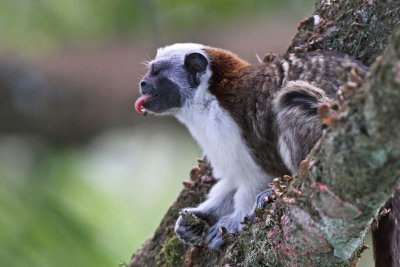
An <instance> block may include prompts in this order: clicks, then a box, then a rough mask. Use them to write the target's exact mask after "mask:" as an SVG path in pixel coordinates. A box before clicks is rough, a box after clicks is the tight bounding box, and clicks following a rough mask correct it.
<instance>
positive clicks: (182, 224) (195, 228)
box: [175, 211, 207, 245]
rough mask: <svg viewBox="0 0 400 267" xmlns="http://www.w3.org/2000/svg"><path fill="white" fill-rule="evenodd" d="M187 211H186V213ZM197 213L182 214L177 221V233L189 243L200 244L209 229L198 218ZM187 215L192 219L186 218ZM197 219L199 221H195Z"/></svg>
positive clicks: (182, 239)
mask: <svg viewBox="0 0 400 267" xmlns="http://www.w3.org/2000/svg"><path fill="white" fill-rule="evenodd" d="M185 212H187V211H184V213H185ZM195 215H197V214H195V213H193V214H187V213H186V214H181V215H180V216H179V218H178V220H177V221H176V223H175V233H176V234H177V235H178V238H179V239H180V240H181V241H183V242H185V243H188V244H191V245H198V244H200V242H201V241H202V236H203V233H204V232H205V231H206V230H207V226H206V225H205V224H204V223H203V222H201V221H199V219H198V218H196V216H195ZM185 217H187V219H188V218H190V217H193V218H192V219H191V220H189V221H188V220H187V219H185ZM196 219H197V222H194V221H195V220H196Z"/></svg>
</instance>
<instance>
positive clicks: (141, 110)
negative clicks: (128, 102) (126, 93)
mask: <svg viewBox="0 0 400 267" xmlns="http://www.w3.org/2000/svg"><path fill="white" fill-rule="evenodd" d="M150 98H152V96H151V95H142V96H141V97H139V98H138V99H137V100H136V102H135V109H136V111H137V112H138V113H139V114H141V115H142V114H146V110H145V109H144V107H143V104H144V103H145V102H146V101H147V100H149V99H150Z"/></svg>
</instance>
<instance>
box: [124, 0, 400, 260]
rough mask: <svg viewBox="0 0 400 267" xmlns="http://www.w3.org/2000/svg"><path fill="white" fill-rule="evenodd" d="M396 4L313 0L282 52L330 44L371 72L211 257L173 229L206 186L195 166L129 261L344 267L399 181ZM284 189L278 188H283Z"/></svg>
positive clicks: (205, 172)
mask: <svg viewBox="0 0 400 267" xmlns="http://www.w3.org/2000/svg"><path fill="white" fill-rule="evenodd" d="M399 11H400V2H399V1H389V0H387V1H382V0H380V1H372V0H369V1H367V0H365V1H361V0H359V1H354V0H341V1H340V0H338V1H335V0H318V1H317V4H316V11H315V14H316V15H319V16H320V18H321V20H320V23H319V24H318V25H314V18H312V17H310V18H309V19H306V20H304V21H303V22H301V23H300V25H299V33H298V34H297V35H296V37H295V39H294V40H293V42H292V44H291V45H290V47H289V50H288V52H291V51H298V50H303V51H304V50H314V49H318V48H323V49H333V50H337V51H341V52H344V53H347V54H349V55H351V56H353V57H355V58H357V59H360V60H361V61H363V62H364V63H365V64H367V65H369V64H370V63H371V62H373V61H374V60H375V58H376V57H377V56H378V55H380V54H382V52H383V49H384V47H385V46H386V45H387V44H388V43H389V42H391V45H390V46H389V47H388V48H387V49H386V51H385V53H384V55H383V57H381V58H378V60H377V61H376V63H375V64H374V65H373V66H372V68H371V74H370V75H369V77H368V78H367V80H366V82H365V83H364V84H363V86H362V87H361V88H358V89H355V90H356V92H353V95H354V96H353V97H352V99H351V100H350V101H349V102H348V103H347V104H345V105H344V106H342V107H341V110H340V113H339V114H338V115H337V117H336V118H335V119H334V120H332V124H331V125H330V127H329V128H328V130H327V131H326V133H325V134H324V135H323V137H322V139H321V141H320V142H319V143H318V144H317V145H316V147H315V148H314V150H313V151H312V152H311V154H310V155H309V156H308V158H307V159H306V160H305V161H303V162H302V164H301V167H300V170H299V173H298V175H297V177H295V179H289V178H288V177H285V178H281V179H280V180H277V181H276V182H275V185H274V186H275V188H276V189H277V190H282V191H283V195H282V197H280V198H279V199H278V200H277V201H275V202H274V203H273V204H271V205H269V207H268V210H266V211H261V212H260V213H259V214H258V217H257V218H256V219H255V221H254V222H251V223H250V222H248V223H247V225H246V227H245V229H244V231H242V233H241V234H240V235H239V236H238V237H237V236H236V237H232V236H229V235H227V236H226V241H227V243H228V245H227V246H226V247H225V249H224V250H223V251H221V252H219V253H216V252H211V251H209V250H208V249H207V248H206V247H205V246H200V247H195V248H192V249H191V250H188V249H189V248H188V247H186V246H184V245H182V244H181V243H180V242H178V240H177V238H176V236H175V235H174V234H173V225H174V223H175V219H176V218H177V216H178V211H179V209H180V208H183V207H187V206H193V205H194V204H196V203H199V202H200V201H201V200H202V199H203V198H204V194H205V193H206V192H207V191H208V188H209V187H210V186H211V180H210V173H209V168H208V167H206V165H204V163H203V162H202V164H201V166H200V168H195V169H193V170H192V173H191V178H192V180H191V181H190V182H188V183H185V188H184V190H183V191H182V193H181V195H180V196H179V198H178V200H177V202H175V203H174V204H173V205H172V207H171V208H170V210H169V211H168V213H167V214H166V216H165V218H164V220H163V221H162V223H161V225H160V227H159V228H158V229H157V230H156V233H155V236H154V237H153V238H152V239H149V240H148V241H146V242H145V243H144V245H143V247H142V248H141V249H140V250H139V251H138V252H136V253H135V254H134V256H133V258H132V261H131V263H130V266H181V265H185V264H186V265H189V266H219V265H221V264H223V263H225V264H229V265H232V266H310V265H311V266H351V265H354V264H356V262H357V259H358V256H359V254H360V252H361V251H362V249H363V247H362V240H363V237H364V234H365V232H366V230H367V229H368V227H369V225H370V224H371V222H372V220H373V218H374V217H376V216H377V213H378V210H379V208H380V207H381V206H382V205H383V204H384V203H385V201H386V200H387V199H388V198H389V197H390V196H391V195H392V193H393V191H394V188H395V187H396V185H397V184H398V182H399V180H400V134H399V133H400V116H399V115H398V114H400V105H399V103H400V30H397V33H396V34H394V35H393V38H390V34H391V33H392V32H393V30H394V28H395V26H396V25H398V24H399V20H400V16H399V15H398V14H399ZM285 186H286V188H285Z"/></svg>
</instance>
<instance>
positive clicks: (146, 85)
mask: <svg viewBox="0 0 400 267" xmlns="http://www.w3.org/2000/svg"><path fill="white" fill-rule="evenodd" d="M151 88H152V85H151V82H150V81H148V80H141V81H140V91H141V92H142V93H143V94H146V93H150V90H151Z"/></svg>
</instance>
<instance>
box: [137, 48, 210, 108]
mask: <svg viewBox="0 0 400 267" xmlns="http://www.w3.org/2000/svg"><path fill="white" fill-rule="evenodd" d="M204 48H205V47H204V46H203V45H200V44H192V43H188V44H174V45H171V46H166V47H164V48H159V49H158V50H157V55H156V57H155V59H154V60H152V61H150V62H149V64H148V67H149V69H148V71H147V73H146V74H145V76H144V77H143V79H142V80H141V81H140V84H139V87H140V92H141V93H142V96H141V97H139V98H138V99H137V100H136V103H135V109H136V111H137V112H139V113H140V114H144V113H146V111H149V112H151V113H158V114H174V113H176V112H178V111H179V110H181V109H182V107H184V106H190V105H191V104H192V103H193V100H194V98H195V94H196V92H197V91H198V90H199V89H200V88H207V87H208V81H209V79H210V76H211V69H210V60H209V56H208V54H207V53H206V51H205V50H204Z"/></svg>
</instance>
